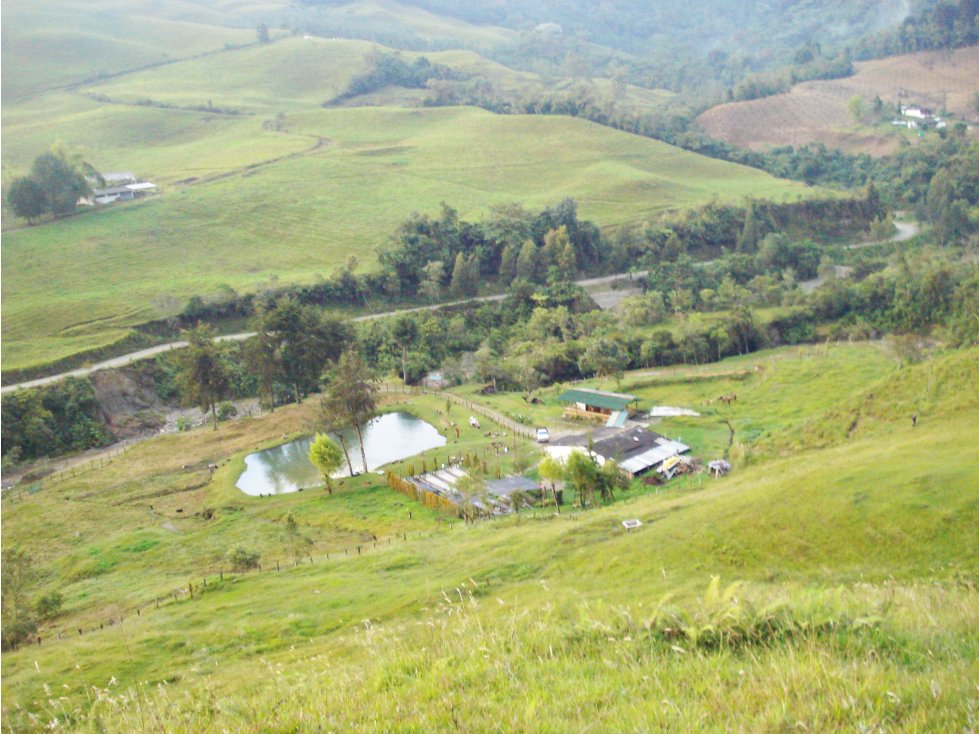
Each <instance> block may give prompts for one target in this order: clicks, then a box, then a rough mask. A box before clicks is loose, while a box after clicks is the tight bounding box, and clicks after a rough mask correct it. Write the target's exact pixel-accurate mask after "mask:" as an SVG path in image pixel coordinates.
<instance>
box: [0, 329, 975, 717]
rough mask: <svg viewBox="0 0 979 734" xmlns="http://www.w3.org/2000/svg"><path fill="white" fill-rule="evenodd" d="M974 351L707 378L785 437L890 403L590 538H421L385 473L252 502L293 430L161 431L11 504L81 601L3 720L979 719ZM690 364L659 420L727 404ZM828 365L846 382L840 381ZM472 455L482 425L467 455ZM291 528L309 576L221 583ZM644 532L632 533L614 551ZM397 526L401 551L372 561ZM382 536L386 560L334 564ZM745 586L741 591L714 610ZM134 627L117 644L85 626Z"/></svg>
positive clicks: (836, 358)
mask: <svg viewBox="0 0 979 734" xmlns="http://www.w3.org/2000/svg"><path fill="white" fill-rule="evenodd" d="M977 357H979V354H977V353H976V351H975V350H971V351H968V352H962V353H952V354H949V355H945V356H939V357H937V358H936V359H934V360H933V361H929V362H926V363H924V364H922V365H918V366H915V367H910V368H904V369H901V370H898V369H897V367H896V363H895V362H893V361H892V360H890V359H889V358H887V357H886V355H883V354H882V353H881V352H880V351H879V350H878V349H877V348H876V347H873V346H865V345H849V346H845V345H844V346H839V347H832V348H829V349H826V348H822V347H816V348H808V349H791V350H779V351H776V352H772V353H769V354H766V355H761V356H760V357H756V358H754V360H751V359H738V360H732V361H729V362H727V363H723V364H720V365H713V368H714V369H715V370H717V371H722V372H739V371H741V370H746V374H747V376H746V377H744V378H743V379H740V380H738V391H739V400H738V408H737V410H738V411H739V412H740V418H739V420H752V421H754V422H755V423H756V424H757V426H758V428H759V430H760V431H762V432H769V433H771V435H772V436H781V435H790V434H792V433H793V431H795V430H796V429H797V428H798V427H799V426H801V425H804V424H805V423H806V421H807V420H809V419H812V420H816V421H825V422H831V423H834V424H839V423H840V422H841V421H843V422H845V421H846V420H847V419H848V416H846V415H843V414H841V413H840V406H841V404H846V403H847V402H848V401H849V402H851V403H852V402H860V403H867V402H873V403H875V404H878V405H880V406H881V408H882V409H881V410H879V411H878V412H879V415H877V416H876V417H875V419H874V420H875V424H876V428H875V429H874V430H866V431H861V432H858V433H856V434H854V435H851V436H850V438H849V439H846V440H844V441H843V442H842V443H838V444H837V445H834V446H832V447H829V448H823V449H819V448H813V447H812V446H811V445H809V444H808V443H806V439H803V440H802V442H801V443H800V444H798V445H797V446H795V448H794V449H793V450H792V452H791V453H790V454H789V455H786V456H784V457H782V458H773V459H765V458H763V455H762V454H759V455H757V456H755V457H754V458H753V459H752V461H751V462H745V461H740V460H736V461H735V472H734V473H733V474H732V475H731V476H729V477H727V478H725V479H722V480H706V479H704V478H703V477H702V476H701V477H693V478H688V479H686V480H683V481H681V482H674V483H672V484H671V485H669V486H668V487H667V488H666V489H665V491H662V492H660V493H655V492H648V491H647V492H646V493H643V491H642V490H640V489H638V488H633V489H631V490H629V492H628V493H627V494H626V496H625V498H623V501H620V502H619V503H617V504H614V505H612V506H610V507H608V508H605V509H601V510H597V511H591V512H586V513H581V514H578V515H577V517H576V518H571V517H570V516H569V515H568V514H567V513H565V514H564V515H563V516H562V517H561V518H540V517H538V518H537V519H534V518H533V517H532V516H529V515H528V516H523V517H518V518H511V519H507V520H499V521H495V522H490V523H485V524H481V525H479V526H476V527H472V528H470V527H465V526H462V525H461V524H459V523H450V524H449V525H448V526H445V527H444V528H443V529H442V530H440V531H436V532H434V534H431V535H429V533H432V532H433V531H434V530H435V528H436V527H437V526H442V525H443V523H439V522H437V521H436V518H435V517H434V516H432V515H430V514H429V513H427V511H425V510H423V508H420V507H418V506H414V507H411V508H409V507H408V506H407V505H406V504H405V502H406V500H405V499H404V498H403V497H402V496H401V495H398V494H395V493H393V492H390V491H389V490H387V489H385V488H376V489H371V488H368V487H369V486H372V485H376V484H377V482H376V480H374V479H373V478H371V477H365V478H359V479H356V480H352V481H348V482H347V483H346V486H345V488H344V489H342V490H341V491H340V492H339V493H337V494H335V495H334V496H332V497H327V496H324V495H322V494H319V493H310V492H306V493H302V494H297V495H291V496H283V497H277V498H272V499H270V498H265V499H261V498H248V497H244V496H242V495H235V490H233V489H232V488H231V486H230V483H231V482H233V480H234V476H235V474H236V473H237V471H238V470H240V467H241V461H240V456H241V454H242V453H243V451H244V450H246V449H247V448H251V447H254V446H257V445H261V444H262V442H263V441H268V440H274V439H273V437H274V436H277V435H278V434H279V433H281V432H283V431H286V432H288V431H291V430H295V428H297V427H298V425H297V424H298V422H299V421H300V417H299V414H298V413H297V411H295V410H289V411H280V412H277V413H276V414H275V415H274V416H272V417H268V418H263V419H261V420H256V421H250V422H243V423H238V424H233V425H226V426H223V427H222V428H221V430H220V431H218V432H217V433H212V432H210V431H207V430H204V431H200V432H198V433H196V434H191V435H185V436H174V437H168V438H164V439H156V440H154V441H152V442H149V443H147V444H144V445H143V446H141V447H140V448H138V449H134V450H133V451H132V452H131V453H130V454H129V455H128V456H127V458H125V459H124V460H122V461H120V462H119V463H118V464H114V465H113V466H112V467H111V468H110V469H108V470H107V471H106V472H105V473H104V474H102V475H100V476H89V477H88V478H85V479H77V480H73V481H72V482H69V483H66V484H65V485H63V488H59V489H58V490H57V491H56V492H46V491H45V492H42V493H40V494H37V495H34V496H31V497H29V498H27V499H25V500H24V501H22V502H16V503H14V504H11V503H9V502H5V506H4V513H5V518H4V519H5V531H6V532H5V538H4V542H5V544H8V543H22V544H25V545H26V546H28V547H29V548H30V549H31V550H32V551H33V552H35V554H36V555H37V556H38V559H39V563H40V568H41V571H42V576H41V578H42V582H41V583H42V588H62V589H63V590H64V591H65V594H66V597H67V605H66V606H67V612H66V616H65V617H63V618H62V619H60V620H59V621H58V622H57V623H56V629H61V630H65V631H66V632H67V631H70V632H71V634H69V635H66V636H65V638H64V639H61V640H58V639H56V632H55V631H54V630H48V631H46V632H45V641H44V643H43V644H42V645H41V646H40V647H37V646H35V647H32V648H30V649H25V650H23V651H20V652H16V653H12V654H7V655H6V656H5V659H4V669H3V686H4V690H3V692H4V711H3V716H4V724H5V726H12V727H13V728H15V729H17V730H31V729H35V728H37V729H39V728H41V727H42V726H44V725H45V724H47V723H48V722H50V721H51V720H52V719H53V718H55V717H57V718H58V719H59V720H60V722H61V728H64V729H68V730H74V729H76V728H78V729H83V728H87V727H88V722H91V721H93V720H94V719H95V718H96V717H98V718H99V720H100V721H101V722H102V725H103V726H105V727H106V729H107V730H109V731H116V730H119V731H122V730H133V729H136V728H138V727H139V726H140V725H141V724H140V717H143V720H144V721H146V722H149V723H150V724H151V726H155V727H157V728H162V729H165V730H167V731H207V730H212V729H213V730H217V729H219V728H231V729H236V730H242V731H262V730H269V729H273V730H285V729H298V730H304V729H308V728H327V729H346V728H353V727H357V728H367V729H370V728H385V729H393V730H437V729H444V728H452V727H453V725H456V726H458V727H459V728H463V729H465V730H473V731H484V730H496V729H498V728H500V727H501V726H502V727H504V728H506V729H509V730H518V731H560V730H567V729H568V728H574V729H581V728H586V729H590V730H595V731H601V730H608V729H609V728H623V729H641V730H667V729H669V730H677V729H680V730H694V729H697V730H706V731H722V730H731V729H745V730H751V731H780V730H784V729H785V728H786V727H795V728H808V729H810V730H819V731H851V730H854V729H860V728H878V729H881V728H882V729H886V730H900V731H938V730H943V731H948V730H958V729H961V728H962V727H967V726H968V722H969V721H970V719H969V716H970V715H971V714H970V713H969V712H970V697H971V696H972V694H973V682H974V680H975V675H976V673H977V669H976V660H977V653H979V648H977V645H976V640H977V639H979V636H977V634H976V633H977V632H979V629H977V627H976V617H975V613H974V612H975V609H976V608H977V604H979V598H977V595H976V591H975V587H974V584H973V583H972V580H974V578H975V573H976V571H977V567H976V558H977V557H979V555H977V554H979V536H977V533H976V530H975V528H976V526H977V524H979V506H977V504H976V501H975V496H974V492H973V488H974V486H975V484H976V481H977V478H979V460H977V458H976V454H975V452H974V451H972V450H971V449H972V443H973V441H972V440H971V431H972V429H971V424H972V423H973V422H974V421H973V416H974V415H975V411H976V409H977V408H979V403H977V397H976V393H975V385H976V384H977V383H979V373H977V371H976V365H977V364H979V361H977ZM755 366H760V367H761V369H758V370H756V369H755ZM851 367H852V369H850V368H851ZM703 372H704V370H703V369H696V370H690V371H689V372H688V373H686V374H684V375H679V374H678V375H674V376H673V379H672V381H671V380H664V381H661V382H659V383H658V384H655V387H654V384H653V383H650V384H649V389H650V390H655V392H656V393H657V394H658V395H659V396H661V398H662V399H661V400H657V402H663V403H671V404H681V405H682V404H689V403H692V402H693V401H694V400H696V398H697V397H699V396H700V395H709V394H712V393H713V391H714V390H715V389H716V387H717V380H716V379H715V378H714V377H712V376H710V375H704V374H703ZM833 375H839V376H840V378H841V379H844V380H845V383H838V386H837V389H835V390H834V389H832V381H833V380H832V376H833ZM939 375H940V376H941V378H937V377H936V376H939ZM680 378H683V380H680ZM649 379H650V378H649V377H648V376H627V378H626V382H627V383H630V382H633V381H638V382H640V383H643V382H648V381H649ZM936 381H940V382H941V384H942V385H943V388H942V389H941V390H939V391H937V392H936V391H935V390H934V389H933V386H934V385H935V384H936ZM896 390H897V391H899V392H895V391H896ZM742 394H743V395H744V396H746V397H745V398H742V397H741V396H742ZM800 396H803V397H804V398H805V402H803V403H799V402H798V399H799V397H800ZM891 396H893V397H894V398H895V399H894V400H892V399H891ZM917 400H927V401H930V403H929V405H930V406H931V408H930V409H929V411H930V412H929V413H928V417H927V419H925V420H921V421H920V422H919V424H918V426H917V427H916V428H914V429H912V428H911V427H910V425H909V424H908V422H907V421H906V416H905V415H904V405H903V403H904V402H907V401H912V402H913V401H917ZM688 401H689V402H688ZM694 405H695V403H694ZM886 405H891V406H892V408H891V409H890V410H885V409H883V406H886ZM441 407H443V406H442V402H441V401H437V400H433V399H421V400H420V401H419V402H418V404H417V405H416V407H415V408H414V409H415V410H416V412H418V414H419V415H421V416H422V417H425V418H427V419H429V420H433V421H436V422H439V421H441V420H443V419H444V417H440V416H438V415H437V414H436V411H437V410H439V409H441ZM456 410H458V409H456ZM442 425H444V424H442ZM485 440H486V439H482V438H481V437H479V436H476V435H472V434H470V433H468V432H466V433H465V434H464V435H463V437H462V443H461V444H460V447H463V446H473V447H475V446H478V445H479V444H480V442H481V441H485ZM746 441H747V443H748V444H749V445H748V448H749V449H751V448H752V447H753V446H754V440H753V439H750V438H749V439H746ZM690 442H691V443H692V444H693V445H694V451H695V452H696V453H698V454H699V455H705V454H707V453H708V451H709V449H708V451H704V450H703V448H704V447H703V446H702V445H700V443H699V442H698V441H697V440H694V439H690ZM228 457H230V458H231V461H230V462H229V463H227V464H224V460H225V458H228ZM923 457H927V461H924V460H922V459H923ZM215 460H216V461H221V462H222V464H223V466H222V469H221V470H220V471H219V472H218V474H216V475H215V477H214V478H213V480H211V481H208V477H207V474H206V470H205V469H204V465H205V464H206V462H207V461H215ZM188 462H189V464H190V466H189V469H186V470H184V469H181V468H180V466H181V465H182V464H183V463H188ZM150 505H152V509H150V507H149V506H150ZM107 506H109V507H111V508H112V512H111V514H110V513H107V512H106V511H105V508H106V507H107ZM178 507H179V508H181V509H183V510H184V512H183V513H179V514H178V513H177V512H176V510H177V508H178ZM204 507H211V508H214V509H215V510H216V513H215V515H214V516H213V517H212V519H209V520H205V519H204V516H203V515H197V514H193V513H196V512H197V511H198V510H200V509H202V508H204ZM407 509H412V510H413V519H411V520H408V519H407V515H406V510H407ZM289 514H292V516H293V518H294V519H295V520H296V521H297V524H298V528H299V532H300V533H301V534H303V535H304V536H308V537H309V538H311V539H312V540H313V542H314V545H313V553H314V555H315V563H314V564H312V565H309V564H308V562H307V564H306V565H305V566H303V567H301V568H290V569H289V570H286V569H285V568H283V569H282V570H281V571H280V572H275V571H268V570H266V572H264V573H262V574H249V575H247V576H245V577H240V578H231V577H228V576H226V577H225V579H224V581H220V580H218V579H217V577H216V574H215V571H216V568H217V567H218V564H219V563H220V561H219V558H220V555H221V554H222V552H223V551H224V550H226V549H227V548H228V547H230V546H231V545H233V544H234V543H239V542H240V543H247V544H249V545H251V546H253V547H256V548H258V549H260V550H262V552H263V554H264V558H265V559H266V566H268V565H269V564H270V563H272V562H273V559H286V558H288V557H289V546H288V543H289V542H290V537H291V536H290V534H289V531H288V530H287V527H288V524H287V522H286V518H287V516H288V515H289ZM627 517H638V518H640V519H642V521H643V523H644V526H643V528H642V529H641V530H640V531H638V532H634V533H629V534H627V533H625V532H623V531H622V529H621V526H620V521H621V520H622V519H625V518H627ZM168 524H169V525H170V526H172V527H173V528H174V530H168V529H166V527H165V526H166V525H168ZM418 531H422V533H423V534H422V536H419V535H418V534H417V533H418ZM404 532H408V533H411V535H409V538H408V540H407V541H405V540H404V539H402V540H400V541H398V542H393V541H392V543H391V544H390V545H387V544H386V543H385V542H384V541H385V540H386V538H388V537H391V538H394V537H396V536H397V535H399V534H400V533H404ZM371 535H376V536H377V537H378V538H380V540H381V543H380V547H379V548H378V549H376V550H375V549H374V548H373V547H372V546H371V547H368V550H367V551H366V552H365V553H364V555H360V556H358V555H353V556H349V555H348V556H340V557H337V555H336V549H337V548H340V547H344V546H348V547H349V546H351V545H353V544H361V545H368V544H370V543H372V542H373V541H372V540H370V536H371ZM365 539H366V542H365ZM328 549H333V550H334V553H333V555H331V558H330V559H329V560H327V559H326V557H325V554H324V551H325V550H328ZM290 565H291V564H290ZM203 572H208V573H209V574H210V576H209V579H208V586H207V589H206V591H203V590H202V589H201V588H200V577H201V576H202V575H203ZM712 576H719V577H720V578H721V583H720V586H719V587H715V585H714V584H713V583H712V581H711V577H712ZM189 581H190V582H193V583H194V584H195V587H196V589H197V592H196V594H195V596H194V598H193V599H191V598H189V597H188V595H187V594H186V593H183V594H178V598H179V601H176V602H173V601H170V602H167V603H164V604H163V605H162V606H161V608H159V609H156V608H155V605H154V604H153V602H152V600H153V598H154V597H156V596H160V595H163V596H165V595H167V594H168V593H169V592H170V591H172V590H176V589H177V588H178V587H183V588H184V590H186V585H187V583H188V582H189ZM732 581H740V582H741V585H740V586H739V587H735V588H728V589H726V590H725V587H727V584H728V583H729V582H732ZM664 595H669V596H664ZM136 606H140V607H141V608H142V614H141V615H140V616H136V614H135V611H134V609H135V607H136ZM120 615H122V616H124V617H125V621H124V622H122V623H121V624H118V625H116V626H112V627H106V628H105V629H104V630H96V631H94V632H93V631H91V629H92V626H93V625H95V626H97V623H98V621H99V620H104V619H105V618H106V617H108V616H112V617H114V618H118V617H119V616H120ZM76 627H83V628H85V630H86V633H85V634H84V635H82V636H78V635H77V632H76V631H75V628H76ZM719 633H721V634H720V637H718V634H719ZM712 640H713V642H712ZM92 686H95V687H96V689H94V690H93V689H92V688H91V687H92ZM136 686H138V687H139V688H140V690H141V699H140V701H139V702H138V704H137V701H136V695H135V693H134V690H135V687H136ZM45 687H47V689H48V690H50V691H52V693H50V694H46V693H45V690H46V689H45ZM85 690H87V691H88V694H87V695H86V693H85V692H84V691H85ZM45 699H50V702H49V703H47V704H45V703H44V701H45ZM33 701H37V703H32V702H33ZM19 707H26V708H27V709H29V710H30V711H32V712H33V713H34V714H35V715H36V716H37V717H38V718H36V719H33V720H32V719H30V718H29V715H28V714H27V713H26V712H25V711H24V710H22V709H21V708H19Z"/></svg>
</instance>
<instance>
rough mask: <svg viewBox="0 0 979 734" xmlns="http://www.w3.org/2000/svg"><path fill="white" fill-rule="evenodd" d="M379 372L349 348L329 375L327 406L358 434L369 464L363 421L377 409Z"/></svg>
mask: <svg viewBox="0 0 979 734" xmlns="http://www.w3.org/2000/svg"><path fill="white" fill-rule="evenodd" d="M377 392H378V385H377V376H376V375H375V374H374V373H373V371H372V370H371V368H370V367H369V366H368V364H367V362H365V361H364V358H363V357H362V356H361V355H360V352H358V351H357V350H356V349H353V348H350V349H347V350H346V351H345V352H343V354H341V355H340V358H339V359H338V360H337V362H336V365H335V366H334V367H333V370H332V374H331V376H330V383H329V386H328V388H327V396H326V399H325V402H324V409H325V410H327V411H329V412H330V413H332V414H333V415H335V416H338V419H339V421H340V422H342V423H343V424H344V425H345V426H347V427H349V428H352V429H353V430H354V432H356V434H357V441H358V443H359V444H360V457H361V459H362V460H363V462H364V471H365V472H366V471H367V470H368V469H369V467H368V466H367V451H366V449H365V447H364V433H363V431H364V425H365V424H366V423H367V421H369V420H370V419H371V418H373V417H374V415H375V414H376V413H377Z"/></svg>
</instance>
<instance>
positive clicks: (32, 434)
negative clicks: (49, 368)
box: [2, 377, 113, 462]
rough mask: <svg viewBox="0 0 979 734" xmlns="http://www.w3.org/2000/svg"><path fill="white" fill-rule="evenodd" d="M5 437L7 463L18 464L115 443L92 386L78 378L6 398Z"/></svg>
mask: <svg viewBox="0 0 979 734" xmlns="http://www.w3.org/2000/svg"><path fill="white" fill-rule="evenodd" d="M2 437H3V438H2V443H3V455H4V460H5V461H14V462H16V461H25V460H30V459H36V458H38V457H41V456H55V455H58V454H64V453H68V452H71V451H81V450H83V449H87V448H92V447H94V446H107V445H109V444H110V443H112V441H113V435H112V433H111V432H110V431H109V429H108V427H107V426H106V424H105V419H104V417H103V415H102V412H101V410H100V409H99V406H98V403H97V402H96V400H95V392H94V390H93V389H92V383H91V382H90V381H89V380H87V379H78V378H74V377H69V378H68V379H66V380H63V381H61V382H58V383H55V384H54V385H51V386H49V387H47V388H45V389H44V390H16V391H14V392H11V393H9V394H8V395H5V396H4V398H3V421H2Z"/></svg>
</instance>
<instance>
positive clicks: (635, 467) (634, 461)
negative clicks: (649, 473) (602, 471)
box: [619, 437, 690, 474]
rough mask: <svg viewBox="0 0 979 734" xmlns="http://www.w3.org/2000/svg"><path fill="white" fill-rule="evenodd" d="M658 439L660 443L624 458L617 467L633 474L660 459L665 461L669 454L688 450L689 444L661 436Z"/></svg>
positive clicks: (654, 464)
mask: <svg viewBox="0 0 979 734" xmlns="http://www.w3.org/2000/svg"><path fill="white" fill-rule="evenodd" d="M660 439H661V441H662V443H660V444H659V445H657V446H656V447H655V448H652V449H649V450H648V451H644V452H642V453H641V454H637V455H635V456H632V457H630V458H628V459H626V460H625V461H623V462H622V463H621V464H619V468H620V469H623V470H625V471H627V472H629V473H630V474H635V473H636V472H641V471H642V470H643V469H648V468H649V467H651V466H656V465H657V464H659V463H660V462H661V461H666V460H667V459H669V458H670V457H671V456H676V455H677V454H682V453H683V452H684V451H689V450H690V447H689V446H685V445H684V444H682V443H680V442H678V441H670V440H669V439H668V438H662V437H660Z"/></svg>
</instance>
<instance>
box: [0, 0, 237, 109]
mask: <svg viewBox="0 0 979 734" xmlns="http://www.w3.org/2000/svg"><path fill="white" fill-rule="evenodd" d="M193 6H194V4H193V3H180V2H173V1H171V0H164V1H163V2H159V3H153V7H144V6H140V5H138V4H137V5H134V4H133V3H124V2H119V0H110V1H109V2H99V3H98V5H97V6H93V4H92V3H88V2H84V0H36V1H35V0H31V1H30V2H28V1H27V0H8V2H5V3H4V4H3V58H4V64H3V102H4V104H5V105H6V104H7V103H9V102H12V101H15V100H17V99H21V98H23V97H27V96H29V95H32V94H37V93H39V92H44V91H46V90H49V89H54V88H58V87H61V86H64V85H66V84H71V83H76V82H81V81H84V80H87V79H91V78H94V77H98V76H106V75H112V74H118V73H120V72H124V71H127V70H131V69H136V68H140V67H143V66H147V65H150V64H157V63H161V62H164V61H171V60H174V59H178V58H186V57H188V56H193V55H196V54H200V53H205V52H208V51H216V50H221V49H223V48H224V47H225V45H226V44H231V45H242V44H246V43H254V42H255V32H254V30H248V29H241V28H228V27H222V26H221V25H219V24H215V23H212V22H209V21H213V20H218V19H219V18H220V17H221V15H220V14H219V13H213V14H212V13H208V12H205V11H204V7H205V6H203V5H200V6H198V9H199V10H200V11H201V12H200V13H195V12H193ZM224 19H225V20H226V19H227V18H224Z"/></svg>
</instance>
